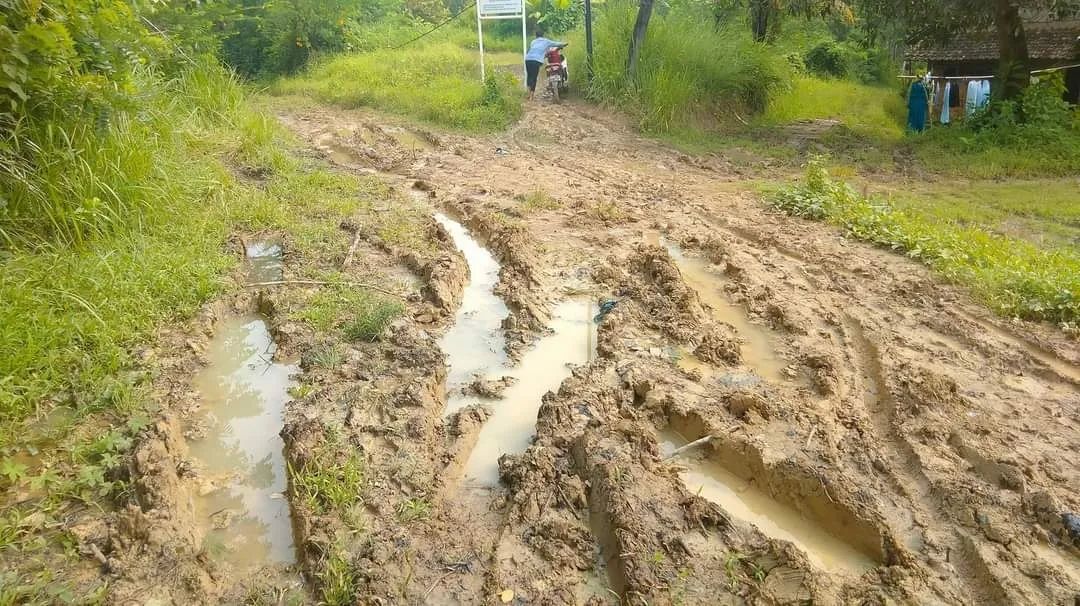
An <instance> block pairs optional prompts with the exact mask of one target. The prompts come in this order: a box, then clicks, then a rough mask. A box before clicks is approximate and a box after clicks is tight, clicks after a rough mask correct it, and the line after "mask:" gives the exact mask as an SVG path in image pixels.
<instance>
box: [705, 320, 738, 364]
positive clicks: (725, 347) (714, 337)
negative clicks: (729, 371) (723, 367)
mask: <svg viewBox="0 0 1080 606" xmlns="http://www.w3.org/2000/svg"><path fill="white" fill-rule="evenodd" d="M725 332H726V331H724V330H723V328H721V327H719V326H714V327H711V328H710V329H709V330H707V331H706V332H705V334H704V335H703V336H702V337H701V342H700V343H698V346H697V347H696V348H695V349H694V355H695V356H697V357H698V358H699V359H701V360H704V361H705V362H709V363H712V364H730V365H734V364H738V363H739V360H741V359H742V354H741V352H740V351H739V342H738V341H737V340H735V339H734V338H732V337H729V336H728V335H726V334H724V333H725Z"/></svg>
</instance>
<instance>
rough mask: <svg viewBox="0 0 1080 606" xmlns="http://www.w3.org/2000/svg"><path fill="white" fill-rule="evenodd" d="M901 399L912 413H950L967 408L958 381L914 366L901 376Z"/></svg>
mask: <svg viewBox="0 0 1080 606" xmlns="http://www.w3.org/2000/svg"><path fill="white" fill-rule="evenodd" d="M899 383H900V390H899V391H900V394H899V398H898V399H899V401H900V403H901V404H902V405H903V407H904V408H905V409H906V411H907V412H908V413H910V414H912V415H918V414H920V413H922V412H924V411H927V410H933V411H939V412H944V413H948V412H951V411H954V410H958V409H961V408H966V402H965V400H964V397H963V396H962V395H961V394H960V386H959V385H957V384H956V381H954V380H953V379H951V378H950V377H947V376H945V375H943V374H939V373H936V372H934V371H932V370H929V369H927V368H918V367H916V368H913V369H909V370H908V371H907V372H903V373H902V374H901V378H900V381H899Z"/></svg>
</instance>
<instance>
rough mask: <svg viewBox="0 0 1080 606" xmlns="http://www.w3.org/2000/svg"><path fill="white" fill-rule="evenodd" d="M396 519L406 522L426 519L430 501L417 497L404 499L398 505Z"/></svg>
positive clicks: (429, 509) (428, 514)
mask: <svg viewBox="0 0 1080 606" xmlns="http://www.w3.org/2000/svg"><path fill="white" fill-rule="evenodd" d="M397 512H398V519H399V520H401V521H402V522H404V523H406V524H408V523H409V522H415V521H416V520H426V519H427V518H428V516H430V515H431V503H428V502H427V500H425V499H421V498H419V497H416V498H412V499H406V500H404V501H402V502H401V504H400V505H398V510H397Z"/></svg>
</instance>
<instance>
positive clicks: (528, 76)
mask: <svg viewBox="0 0 1080 606" xmlns="http://www.w3.org/2000/svg"><path fill="white" fill-rule="evenodd" d="M553 46H554V47H555V48H563V47H565V46H566V43H565V42H556V41H555V40H549V39H547V38H545V37H544V32H543V31H542V30H539V29H538V30H536V38H535V39H533V41H532V43H531V44H529V52H527V53H525V83H526V84H527V85H528V87H529V99H530V100H531V99H532V98H533V94H535V93H536V78H537V76H539V75H540V68H541V67H543V66H544V55H546V54H547V52H548V49H549V48H551V47H553Z"/></svg>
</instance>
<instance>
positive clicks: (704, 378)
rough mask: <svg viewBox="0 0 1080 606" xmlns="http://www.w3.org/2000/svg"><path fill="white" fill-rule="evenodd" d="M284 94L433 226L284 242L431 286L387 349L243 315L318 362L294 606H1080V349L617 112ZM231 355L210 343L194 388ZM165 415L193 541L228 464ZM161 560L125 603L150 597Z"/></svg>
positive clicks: (121, 597) (181, 581)
mask: <svg viewBox="0 0 1080 606" xmlns="http://www.w3.org/2000/svg"><path fill="white" fill-rule="evenodd" d="M277 107H278V108H279V110H278V114H279V118H280V120H281V121H282V123H283V124H285V125H286V126H287V127H288V128H289V129H291V130H292V131H293V132H295V133H296V134H297V135H298V136H299V137H300V138H301V139H302V140H303V141H305V142H306V144H307V145H308V146H309V147H310V148H311V149H312V150H314V153H315V154H317V155H318V156H321V157H322V158H323V159H324V160H325V161H328V162H330V163H331V164H333V165H334V166H335V170H339V171H348V172H354V173H358V174H372V175H374V177H375V178H377V179H379V180H382V181H384V182H386V183H387V184H389V185H390V186H391V188H392V189H393V191H392V192H391V193H389V194H387V202H386V205H385V206H383V207H377V208H375V209H374V212H373V214H372V215H371V217H379V216H383V215H385V214H387V213H390V214H392V213H394V212H404V213H405V214H406V215H407V218H408V220H410V221H414V222H415V223H416V226H417V229H418V232H417V233H420V234H421V237H420V238H419V239H416V240H415V242H414V243H413V244H409V242H410V240H409V239H407V238H401V237H398V236H397V233H396V232H395V231H394V229H392V228H391V226H389V225H386V224H382V225H380V224H378V223H371V221H378V219H375V218H370V219H365V218H350V217H342V218H335V219H332V220H335V221H337V220H339V219H340V220H342V221H343V222H342V227H343V229H342V230H341V237H340V242H337V243H335V244H334V246H336V247H337V248H336V249H335V250H339V251H340V250H344V249H345V248H346V247H347V249H348V250H347V256H345V258H344V262H342V260H341V259H340V258H334V259H333V260H332V261H329V260H320V259H317V258H316V259H312V258H303V256H290V253H289V239H288V234H284V235H282V237H283V241H284V248H285V254H284V261H283V264H284V277H285V278H286V280H287V279H288V278H289V277H290V276H295V275H296V274H297V272H296V270H297V268H298V267H299V266H300V265H301V264H304V263H309V264H310V263H322V262H326V263H333V264H337V263H343V265H344V266H347V267H348V268H349V275H350V276H353V277H354V278H355V280H356V281H357V282H363V283H365V284H368V285H373V284H374V285H378V286H379V287H380V288H381V289H383V290H386V291H387V292H388V293H390V294H389V295H388V296H392V297H394V298H399V299H400V300H401V301H402V302H403V309H404V315H403V316H402V317H401V318H399V319H398V320H396V321H395V322H394V323H393V324H392V325H391V326H390V327H389V329H388V330H387V331H386V332H385V334H382V335H381V336H378V335H372V336H373V337H377V338H375V339H374V340H372V339H363V340H360V342H346V341H344V340H341V341H340V342H338V341H334V342H328V339H331V337H329V336H327V334H325V333H323V332H320V331H319V330H317V329H315V328H313V327H312V323H311V322H306V323H305V322H304V321H302V320H300V319H298V318H303V317H304V308H305V306H307V305H310V304H311V301H312V297H313V296H318V295H317V291H318V288H319V286H318V285H317V284H313V285H309V286H308V287H306V288H301V289H297V288H296V287H295V285H273V284H270V285H267V286H265V287H263V288H261V289H257V290H255V291H252V294H249V295H243V296H237V297H234V298H232V299H230V301H229V302H228V303H227V305H226V306H227V307H232V308H233V309H236V310H239V311H245V312H249V311H254V310H255V309H256V308H257V309H258V311H260V312H261V313H262V314H263V317H265V321H266V322H267V324H268V325H269V328H268V330H269V333H270V334H272V335H273V337H274V339H275V340H276V342H277V347H278V350H277V353H276V354H274V353H273V351H271V352H270V353H271V357H275V355H276V359H279V360H295V361H298V363H299V366H298V367H297V368H296V369H294V370H295V372H294V374H293V375H291V376H292V380H294V381H296V382H297V384H298V385H300V386H301V388H299V389H293V390H291V391H290V392H289V393H291V394H292V395H293V396H294V397H293V398H285V400H286V403H285V404H284V410H283V412H282V414H283V423H284V430H283V432H282V437H283V438H284V459H285V464H286V466H287V467H288V469H290V470H291V473H292V475H291V476H290V482H289V484H288V487H287V492H286V494H284V495H277V496H284V497H285V498H287V500H288V502H289V504H290V506H291V517H292V528H293V535H292V536H293V542H294V543H295V547H296V554H297V556H296V562H295V563H292V562H291V561H287V560H288V558H286V561H283V562H276V561H269V562H264V564H265V567H264V568H263V569H261V570H262V571H261V572H258V573H252V572H250V570H248V572H247V573H246V574H248V576H249V577H252V576H259V577H260V578H263V579H264V582H265V583H269V584H274V583H277V585H275V587H278V590H276V591H277V593H276V594H275V593H273V592H271V595H277V596H279V597H278V602H279V603H284V602H283V597H281V596H284V595H285V588H286V587H288V586H290V583H292V584H293V586H295V585H298V584H300V578H301V577H300V575H299V574H297V573H301V574H302V575H303V578H304V579H305V581H304V583H303V586H305V587H307V588H308V590H307V591H308V592H309V593H307V594H304V592H302V591H299V592H298V593H297V594H296V595H295V599H296V600H298V601H306V600H312V601H324V602H327V603H362V604H487V603H492V604H497V603H514V604H591V605H598V604H619V603H624V604H633V605H639V604H654V605H655V604H747V603H754V604H789V603H805V602H807V601H812V602H814V603H819V604H841V603H843V604H894V603H906V604H935V603H940V604H1051V603H1052V604H1073V603H1074V602H1075V601H1076V600H1077V599H1080V559H1078V555H1080V529H1078V528H1077V525H1078V521H1080V518H1077V517H1076V515H1077V513H1080V496H1078V494H1077V491H1076V487H1077V486H1080V468H1078V467H1077V465H1076V453H1077V452H1080V366H1078V364H1080V348H1078V346H1077V344H1076V342H1075V341H1070V340H1068V339H1067V338H1066V337H1065V336H1064V335H1063V334H1061V333H1060V332H1057V331H1055V330H1054V329H1052V328H1047V327H1042V326H1037V325H1032V324H1027V323H1023V324H1020V323H1017V324H1009V323H1005V322H1002V321H1001V320H999V319H996V318H994V317H992V316H991V315H990V314H989V312H987V311H986V310H985V309H983V308H981V307H980V306H979V305H978V304H977V303H975V302H973V301H972V300H971V299H970V297H969V296H968V295H967V294H966V293H964V292H962V291H961V290H959V289H956V288H953V287H951V286H948V285H944V284H942V283H941V281H940V280H938V279H936V278H935V277H934V276H933V275H931V273H930V272H929V271H928V270H927V269H926V268H924V267H922V266H920V265H918V264H916V263H914V262H911V261H909V260H906V259H904V258H902V257H899V256H897V255H893V254H890V253H888V252H886V251H882V250H878V249H875V248H873V247H870V246H867V245H864V244H860V243H855V242H852V241H848V240H845V239H844V238H842V237H841V236H840V235H839V234H838V233H837V232H836V231H835V230H833V229H830V228H829V227H827V226H823V225H819V224H814V223H809V222H804V221H801V220H796V219H792V218H790V217H787V216H783V215H780V214H777V213H775V212H772V211H770V210H769V209H768V208H767V207H766V205H764V204H763V203H762V202H761V201H760V199H758V198H757V197H756V196H754V195H751V194H748V193H745V188H742V187H740V185H739V183H738V181H739V180H740V179H741V178H742V177H741V176H740V174H739V171H738V169H737V168H735V167H733V166H731V165H729V164H728V163H726V162H725V161H724V159H723V158H720V157H708V158H695V157H689V156H686V155H683V154H680V153H677V152H674V151H672V150H670V149H668V148H665V147H663V146H661V145H659V144H657V143H654V142H650V141H647V140H643V139H641V138H640V137H638V136H636V135H634V134H633V133H632V132H631V131H630V129H629V128H627V126H626V125H624V124H622V123H621V122H619V121H618V120H616V119H614V118H611V117H610V116H606V115H604V114H602V113H601V112H599V111H598V110H594V109H590V108H586V107H581V106H576V105H572V104H571V105H563V106H548V105H534V106H532V107H531V108H530V110H529V112H528V115H527V117H526V118H525V119H524V120H522V122H521V123H520V124H519V125H518V126H517V127H515V128H514V129H513V130H512V131H510V132H508V133H505V134H503V135H497V136H490V137H482V136H464V135H460V134H448V133H440V132H433V131H429V130H424V129H416V128H412V127H409V126H408V125H406V124H404V123H400V122H396V121H394V120H392V119H387V118H385V117H381V116H378V115H375V114H372V113H368V112H363V111H355V112H353V111H344V110H336V109H329V108H320V107H311V106H305V107H303V108H302V109H296V108H286V105H285V103H284V102H278V105H277ZM401 208H405V209H407V210H406V211H401V210H400V209H401ZM375 277H378V278H379V280H375V279H374V278H375ZM254 293H257V294H254ZM313 293H314V294H313ZM612 301H614V303H613V304H612V303H611V302H612ZM604 303H606V305H604V306H603V308H601V304H604ZM220 308H221V305H219V306H218V312H217V313H211V312H208V313H207V314H204V317H203V318H201V319H200V320H199V322H201V324H200V328H201V329H202V330H203V332H204V333H205V334H207V335H209V334H211V333H213V332H214V331H215V330H216V329H215V328H214V326H215V323H216V318H218V317H219V316H221V315H222V313H223V312H221V311H220ZM207 338H209V337H207ZM177 340H179V337H177ZM178 347H180V348H183V345H181V344H180V343H179V341H178ZM331 350H332V351H333V352H334V359H332V360H328V357H329V356H328V353H327V352H328V351H331ZM199 367H200V364H199V363H198V362H197V361H196V362H192V361H191V360H190V359H189V358H186V357H183V356H180V357H178V358H176V359H175V360H174V369H173V370H174V372H173V373H172V374H171V376H173V377H177V376H183V373H185V372H187V373H197V372H198V368H199ZM173 391H176V390H173ZM163 393H171V392H170V390H169V389H168V388H167V387H164V388H163ZM173 399H175V398H173ZM279 399H280V398H279ZM163 400H164V402H165V406H166V411H167V412H168V411H169V410H170V408H169V407H170V406H174V408H173V409H172V414H173V417H174V418H171V419H170V420H169V421H167V422H162V423H159V424H158V426H157V427H156V428H155V430H154V432H153V435H152V436H151V437H150V438H148V439H147V440H146V441H145V442H144V444H143V445H142V446H141V447H140V451H139V456H138V457H137V460H138V463H139V464H138V467H139V469H138V470H137V472H138V475H139V476H140V480H139V481H140V483H141V486H142V487H143V490H144V491H145V492H146V493H148V494H151V495H156V498H155V499H149V500H146V501H145V502H147V503H150V506H149V507H148V508H147V509H148V511H146V512H144V513H141V514H139V515H138V516H135V517H136V518H137V519H138V520H141V523H143V524H144V525H146V526H147V527H148V528H149V529H148V530H143V531H141V532H142V533H143V535H145V536H149V535H151V534H152V533H154V532H161V533H164V535H163V536H164V537H165V538H160V539H159V540H158V542H160V543H168V542H169V540H170V538H169V537H173V538H175V537H176V536H178V535H181V534H184V533H187V534H188V535H191V534H194V535H198V534H199V524H187V523H185V522H183V519H184V517H183V516H185V515H189V514H188V513H185V512H187V511H188V510H190V509H191V507H190V506H189V505H188V504H187V502H186V501H185V500H184V498H181V497H179V496H177V495H183V494H188V492H190V491H191V490H192V488H191V486H192V485H195V484H197V483H198V482H197V481H196V480H195V479H192V477H190V476H191V474H188V475H187V476H186V475H185V474H184V473H182V471H181V472H180V473H177V472H176V471H174V470H175V469H181V470H182V469H183V466H182V465H181V466H179V467H178V466H176V465H173V466H170V465H168V464H165V463H162V461H172V462H173V463H178V460H179V459H183V457H184V456H185V455H184V454H183V453H184V452H186V447H185V446H184V445H182V444H179V443H177V442H180V441H183V438H181V437H180V435H179V434H181V433H183V432H185V431H187V432H188V433H189V434H190V433H191V432H190V425H191V421H190V415H186V414H185V413H184V412H183V411H182V410H179V409H176V408H175V406H178V405H177V404H176V403H175V402H172V403H170V402H171V400H170V397H168V396H163ZM167 416H168V415H167ZM198 438H199V436H194V437H191V436H190V435H189V438H188V439H189V440H195V439H198ZM684 447H685V448H684ZM151 450H152V451H153V452H152V453H151V452H150V451H151ZM140 457H141V458H140ZM320 474H322V475H326V476H329V479H328V480H327V481H325V482H323V483H320V482H321V480H319V478H320V477H321V475H320ZM194 475H195V477H197V474H194ZM201 485H205V478H204V480H203V482H202V484H201ZM342 487H344V488H345V490H341V488H342ZM211 490H212V489H211ZM185 491H187V492H185ZM196 492H197V491H196ZM285 523H286V524H287V523H288V522H287V521H286V522H285ZM268 524H269V523H268ZM229 525H230V521H229V520H224V521H222V522H221V525H220V526H221V527H228V526H229ZM193 528H194V530H192V529H193ZM155 529H157V530H155ZM203 532H209V530H205V531H203ZM200 541H201V539H200V538H199V537H198V536H192V537H189V538H188V542H189V543H190V544H192V545H199V544H200ZM226 551H228V550H226ZM142 557H144V558H148V557H151V556H150V555H146V553H145V552H144V554H143V556H142ZM152 557H153V558H157V560H154V561H158V562H161V561H162V560H164V561H165V563H159V564H158V566H168V565H170V564H169V562H171V563H172V564H174V565H178V566H180V567H181V570H183V571H184V573H183V574H180V575H176V577H177V578H173V577H170V579H171V582H172V584H168V583H166V584H163V586H162V593H160V595H161V596H167V597H171V598H172V599H173V600H174V601H176V602H177V603H182V602H184V600H189V601H188V602H187V603H192V602H218V601H233V600H236V601H239V600H241V599H243V598H242V596H239V595H238V594H237V590H236V589H235V585H236V579H237V578H239V577H238V576H236V575H239V574H240V573H239V572H237V573H236V575H233V573H231V572H229V570H230V569H229V568H228V565H227V564H226V565H219V564H213V563H207V562H206V561H197V562H196V561H194V560H193V561H192V562H184V558H185V557H186V556H185V555H184V553H183V549H179V550H175V551H173V552H169V553H166V550H162V552H161V553H160V554H157V553H155V554H152ZM121 559H122V558H121ZM223 559H224V560H228V559H229V558H228V555H227V554H226V556H225V557H224V558H223ZM204 560H205V558H204ZM223 566H224V567H223ZM238 566H239V565H238ZM239 569H240V568H239V567H238V568H237V570H239ZM266 570H271V571H276V574H268V573H266V572H265V571H266ZM153 578H154V574H153V573H152V572H147V571H146V570H143V571H142V572H141V573H140V575H133V576H130V578H121V579H120V580H118V581H117V583H116V584H115V586H114V594H113V595H114V596H115V597H116V600H117V601H118V602H119V603H129V602H136V603H141V602H142V597H140V596H148V595H150V593H153V592H150V593H142V594H139V595H138V596H135V595H133V594H134V593H135V591H136V588H140V589H139V591H145V589H141V588H143V587H144V584H145V583H146V581H147V579H151V580H152V579H153ZM177 579H178V580H177ZM265 579H276V580H265ZM282 579H291V580H285V581H283V580H282ZM271 603H272V602H271Z"/></svg>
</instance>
